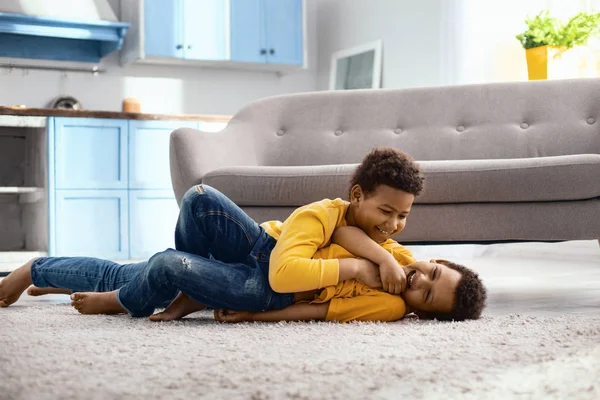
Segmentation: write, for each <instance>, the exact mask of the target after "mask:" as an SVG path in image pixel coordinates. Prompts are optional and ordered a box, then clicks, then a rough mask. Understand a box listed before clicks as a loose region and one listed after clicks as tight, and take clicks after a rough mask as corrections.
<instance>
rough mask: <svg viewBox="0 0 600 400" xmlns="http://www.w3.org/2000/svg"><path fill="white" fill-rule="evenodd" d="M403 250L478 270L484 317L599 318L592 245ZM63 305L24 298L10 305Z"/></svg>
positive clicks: (60, 298) (57, 298) (596, 249)
mask: <svg viewBox="0 0 600 400" xmlns="http://www.w3.org/2000/svg"><path fill="white" fill-rule="evenodd" d="M408 247H409V248H410V249H411V250H412V251H413V253H414V255H415V256H416V257H417V259H429V258H445V259H449V260H452V261H455V262H458V263H461V264H464V265H466V266H468V267H471V268H473V269H475V270H476V271H478V272H479V274H480V275H481V277H482V278H483V279H484V281H485V283H486V285H487V287H488V291H489V302H488V309H487V313H488V314H491V315H502V314H508V313H518V314H537V315H542V314H543V315H559V314H565V313H570V314H573V313H576V314H595V315H600V246H599V244H598V241H595V240H594V241H572V242H563V243H509V244H493V245H437V246H408ZM68 301H69V300H68V296H64V295H48V296H42V297H30V296H27V295H26V294H25V295H23V296H22V297H21V299H19V301H17V302H16V303H15V304H14V305H13V306H17V307H19V306H37V305H43V304H57V303H67V302H68Z"/></svg>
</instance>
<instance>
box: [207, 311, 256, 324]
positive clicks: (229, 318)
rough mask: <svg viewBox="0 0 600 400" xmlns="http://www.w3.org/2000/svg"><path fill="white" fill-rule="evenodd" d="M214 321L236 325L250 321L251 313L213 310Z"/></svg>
mask: <svg viewBox="0 0 600 400" xmlns="http://www.w3.org/2000/svg"><path fill="white" fill-rule="evenodd" d="M214 314H215V319H216V320H217V321H219V322H228V323H232V324H233V323H237V322H246V321H252V314H254V313H253V312H252V311H233V310H225V309H223V308H219V309H218V310H215V312H214Z"/></svg>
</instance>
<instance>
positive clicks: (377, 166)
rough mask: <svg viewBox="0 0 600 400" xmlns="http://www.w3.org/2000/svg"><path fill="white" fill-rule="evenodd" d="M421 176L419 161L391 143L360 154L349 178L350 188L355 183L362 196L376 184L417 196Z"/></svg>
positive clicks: (368, 193)
mask: <svg viewBox="0 0 600 400" xmlns="http://www.w3.org/2000/svg"><path fill="white" fill-rule="evenodd" d="M424 181H425V178H424V177H423V174H422V173H421V169H420V167H419V165H418V164H417V163H416V162H415V161H414V160H413V159H412V157H411V156H409V155H408V154H406V153H405V152H403V151H401V150H398V149H395V148H393V147H376V148H374V149H372V150H371V151H370V152H369V153H367V155H366V156H365V157H364V158H363V160H362V162H361V163H360V165H359V166H358V167H357V168H356V171H355V172H354V175H353V176H352V179H351V180H350V189H349V190H348V194H349V196H350V194H351V192H352V188H353V187H354V186H355V185H359V186H360V188H361V189H362V191H363V193H364V194H365V196H367V197H368V196H369V195H370V194H372V193H373V192H374V191H375V190H376V189H377V187H378V186H379V185H387V186H390V187H392V188H395V189H400V190H402V191H404V192H407V193H411V194H413V195H414V196H418V195H419V194H420V193H421V192H422V191H423V184H424Z"/></svg>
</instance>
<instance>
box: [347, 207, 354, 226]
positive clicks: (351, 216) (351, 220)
mask: <svg viewBox="0 0 600 400" xmlns="http://www.w3.org/2000/svg"><path fill="white" fill-rule="evenodd" d="M345 220H346V225H348V226H356V221H355V220H354V206H353V205H352V203H350V205H349V206H348V210H346V216H345Z"/></svg>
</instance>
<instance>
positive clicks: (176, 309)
mask: <svg viewBox="0 0 600 400" xmlns="http://www.w3.org/2000/svg"><path fill="white" fill-rule="evenodd" d="M205 308H206V306H205V305H204V304H200V303H198V302H197V301H194V300H192V299H190V298H189V297H187V295H185V294H184V293H183V292H180V293H179V295H177V297H176V298H175V300H173V301H172V302H171V304H169V307H167V308H165V311H163V312H160V313H157V314H154V315H151V316H150V320H151V321H174V320H177V319H181V318H183V317H185V316H186V315H189V314H191V313H194V312H196V311H202V310H204V309H205Z"/></svg>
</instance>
